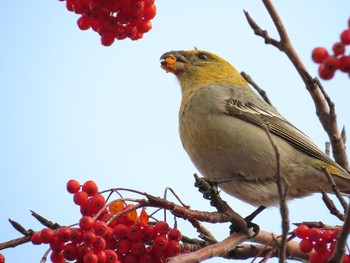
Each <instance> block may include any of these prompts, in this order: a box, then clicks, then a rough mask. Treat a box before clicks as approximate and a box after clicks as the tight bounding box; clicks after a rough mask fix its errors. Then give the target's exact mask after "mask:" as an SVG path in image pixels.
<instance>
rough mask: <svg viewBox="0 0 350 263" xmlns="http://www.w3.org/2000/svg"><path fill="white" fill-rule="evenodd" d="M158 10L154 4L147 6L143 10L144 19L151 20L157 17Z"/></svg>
mask: <svg viewBox="0 0 350 263" xmlns="http://www.w3.org/2000/svg"><path fill="white" fill-rule="evenodd" d="M156 13H157V8H156V6H155V5H154V4H152V5H148V6H145V8H144V10H143V18H144V19H146V20H151V19H152V18H154V17H155V16H156Z"/></svg>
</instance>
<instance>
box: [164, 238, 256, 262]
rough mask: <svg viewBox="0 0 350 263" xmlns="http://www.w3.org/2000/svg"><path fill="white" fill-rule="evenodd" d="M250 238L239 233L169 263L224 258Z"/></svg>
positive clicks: (175, 258) (180, 256) (172, 259)
mask: <svg viewBox="0 0 350 263" xmlns="http://www.w3.org/2000/svg"><path fill="white" fill-rule="evenodd" d="M253 234H254V233H253V231H251V233H250V235H253ZM248 238H249V236H248V235H247V234H244V233H238V232H237V233H234V234H232V235H230V236H229V237H227V238H226V239H224V240H223V241H221V242H219V243H217V244H213V245H211V246H208V247H205V248H202V249H200V250H197V251H194V252H192V253H189V254H182V255H179V256H177V257H174V258H171V259H170V260H168V263H178V262H181V263H193V262H201V261H204V260H206V259H210V258H213V257H224V256H225V255H226V254H228V253H229V252H230V250H232V249H234V248H235V247H236V246H237V245H239V244H241V243H242V242H244V241H245V240H247V239H248Z"/></svg>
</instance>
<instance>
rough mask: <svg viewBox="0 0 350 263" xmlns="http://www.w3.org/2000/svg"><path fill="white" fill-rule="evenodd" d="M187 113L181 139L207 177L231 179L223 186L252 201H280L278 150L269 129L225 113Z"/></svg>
mask: <svg viewBox="0 0 350 263" xmlns="http://www.w3.org/2000/svg"><path fill="white" fill-rule="evenodd" d="M184 117H185V118H182V119H180V136H181V140H182V143H183V146H184V148H185V150H186V151H187V153H188V155H189V156H190V158H191V160H192V162H193V163H194V165H195V166H196V167H197V169H198V170H199V172H200V173H201V174H202V175H203V176H204V177H206V178H208V179H216V180H219V181H221V180H224V181H226V180H229V181H228V182H227V183H223V184H220V188H221V189H223V190H224V191H225V192H227V193H228V194H230V195H233V196H235V197H237V198H239V199H241V200H243V201H245V202H248V203H250V204H252V205H265V206H267V205H275V204H277V203H278V200H279V198H278V192H277V185H276V181H275V178H276V177H275V176H276V171H277V160H276V154H275V151H274V149H273V147H272V145H271V142H270V141H269V140H268V137H267V134H266V131H265V130H263V129H261V128H258V127H256V126H254V125H253V124H250V123H247V122H244V121H242V120H240V119H237V118H233V117H230V116H225V115H215V114H214V115H211V114H207V115H203V116H201V117H198V114H197V115H196V119H193V118H191V116H188V115H187V116H184ZM285 161H287V160H283V162H285Z"/></svg>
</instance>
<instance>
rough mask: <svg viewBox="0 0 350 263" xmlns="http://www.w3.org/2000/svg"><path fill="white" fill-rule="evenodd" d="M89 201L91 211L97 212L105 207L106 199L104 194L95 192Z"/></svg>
mask: <svg viewBox="0 0 350 263" xmlns="http://www.w3.org/2000/svg"><path fill="white" fill-rule="evenodd" d="M89 202H90V204H89V206H90V209H91V212H92V213H94V214H95V213H97V212H98V211H100V210H101V209H102V208H103V207H104V205H105V202H106V200H105V198H104V196H103V195H100V194H95V195H94V196H93V197H91V199H90V201H89Z"/></svg>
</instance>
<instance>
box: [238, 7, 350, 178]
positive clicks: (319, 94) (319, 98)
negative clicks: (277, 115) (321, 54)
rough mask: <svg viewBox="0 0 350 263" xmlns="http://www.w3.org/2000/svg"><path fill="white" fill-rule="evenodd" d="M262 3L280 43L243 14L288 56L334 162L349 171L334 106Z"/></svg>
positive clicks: (270, 9) (273, 12) (273, 11)
mask: <svg viewBox="0 0 350 263" xmlns="http://www.w3.org/2000/svg"><path fill="white" fill-rule="evenodd" d="M263 3H264V5H265V7H266V9H267V11H268V12H269V14H270V17H271V18H272V20H273V22H274V24H275V27H276V29H277V31H278V34H279V36H280V38H281V41H277V40H275V39H273V38H271V37H269V35H268V33H267V31H266V30H262V29H261V28H260V27H259V26H258V24H257V23H256V22H255V21H254V20H253V19H252V18H251V17H250V15H249V14H248V12H244V14H245V16H246V18H247V21H248V23H249V25H250V27H251V28H252V29H253V31H254V33H255V34H256V35H258V36H261V37H262V38H263V39H264V40H265V43H266V44H270V45H273V46H275V47H276V48H278V49H279V50H280V51H282V52H284V53H285V54H286V55H287V56H288V58H289V59H290V61H291V62H292V64H293V65H294V67H295V69H296V70H297V72H298V73H299V75H300V77H301V79H302V80H303V81H304V83H305V85H306V89H307V90H308V91H309V93H310V95H311V97H312V99H313V101H314V104H315V107H316V114H317V116H318V118H319V120H320V122H321V124H322V126H323V129H324V130H325V131H326V132H327V134H328V137H329V139H330V142H331V144H332V151H333V156H334V159H335V161H336V162H337V163H338V164H339V165H340V166H342V167H343V168H344V169H345V170H347V171H349V170H350V166H349V161H348V158H347V154H346V151H345V145H344V142H343V140H342V136H341V135H340V133H339V129H338V124H337V119H336V114H335V113H334V104H333V103H332V102H331V100H330V99H329V97H328V95H327V94H326V92H325V91H324V89H323V87H322V85H321V83H320V82H319V81H318V79H317V78H312V77H311V76H310V74H309V73H308V71H307V69H306V67H305V66H304V64H303V63H302V61H301V59H300V58H299V56H298V54H297V52H296V51H295V49H294V47H293V45H292V43H291V41H290V39H289V37H288V34H287V31H286V29H285V27H284V25H283V23H282V20H281V19H280V17H279V15H278V13H277V11H276V9H275V8H274V6H273V4H272V3H271V1H270V0H263Z"/></svg>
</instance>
